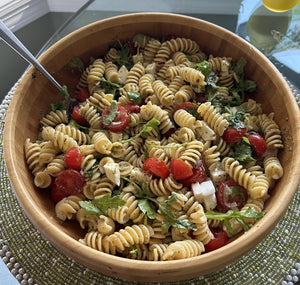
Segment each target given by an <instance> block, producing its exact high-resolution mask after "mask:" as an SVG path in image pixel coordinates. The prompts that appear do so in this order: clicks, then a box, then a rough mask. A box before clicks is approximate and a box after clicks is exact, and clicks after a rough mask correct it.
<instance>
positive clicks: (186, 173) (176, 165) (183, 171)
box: [171, 158, 193, 180]
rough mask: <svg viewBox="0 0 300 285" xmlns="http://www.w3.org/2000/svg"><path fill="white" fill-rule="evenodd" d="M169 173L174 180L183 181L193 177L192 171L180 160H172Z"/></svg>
mask: <svg viewBox="0 0 300 285" xmlns="http://www.w3.org/2000/svg"><path fill="white" fill-rule="evenodd" d="M171 173H172V175H173V178H174V179H176V180H183V179H187V178H189V177H191V176H192V175H193V170H192V168H190V166H189V165H187V164H186V163H185V162H184V161H183V160H182V159H180V158H172V160H171Z"/></svg>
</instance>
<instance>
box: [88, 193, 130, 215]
mask: <svg viewBox="0 0 300 285" xmlns="http://www.w3.org/2000/svg"><path fill="white" fill-rule="evenodd" d="M92 203H93V204H94V205H95V206H96V207H97V208H98V209H100V211H102V212H103V213H106V212H107V210H108V209H117V208H118V207H121V206H124V205H125V204H126V201H124V200H122V199H121V198H120V196H118V195H117V196H113V197H111V195H110V194H106V195H104V196H102V197H100V198H98V199H94V200H92Z"/></svg>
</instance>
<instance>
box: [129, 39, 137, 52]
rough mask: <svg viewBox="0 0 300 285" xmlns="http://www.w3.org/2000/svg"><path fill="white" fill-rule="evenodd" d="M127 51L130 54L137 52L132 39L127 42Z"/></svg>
mask: <svg viewBox="0 0 300 285" xmlns="http://www.w3.org/2000/svg"><path fill="white" fill-rule="evenodd" d="M129 53H130V54H131V55H135V54H137V47H136V46H135V45H134V42H133V41H131V42H130V43H129Z"/></svg>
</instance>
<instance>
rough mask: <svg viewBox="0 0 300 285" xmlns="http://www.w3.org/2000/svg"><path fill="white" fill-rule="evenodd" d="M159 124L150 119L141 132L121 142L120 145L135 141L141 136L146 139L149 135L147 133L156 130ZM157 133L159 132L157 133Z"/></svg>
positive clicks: (155, 120)
mask: <svg viewBox="0 0 300 285" xmlns="http://www.w3.org/2000/svg"><path fill="white" fill-rule="evenodd" d="M159 124H160V121H158V120H157V119H155V118H152V119H151V120H150V121H148V122H147V123H146V124H145V125H144V126H143V128H142V130H141V131H140V132H139V133H138V134H137V135H135V136H134V137H131V138H130V139H128V140H123V141H121V143H127V142H131V141H133V140H135V139H137V138H138V137H140V136H142V137H144V138H146V137H147V136H148V134H149V132H151V131H152V129H157V127H158V125H159ZM158 132H159V131H158Z"/></svg>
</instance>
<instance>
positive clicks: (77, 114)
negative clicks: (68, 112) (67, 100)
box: [72, 105, 89, 126]
mask: <svg viewBox="0 0 300 285" xmlns="http://www.w3.org/2000/svg"><path fill="white" fill-rule="evenodd" d="M79 110H80V105H76V106H75V107H74V108H73V112H72V119H73V120H74V121H75V122H77V123H78V124H79V125H82V126H89V123H88V121H87V120H86V119H85V118H84V117H83V116H81V115H80V112H79Z"/></svg>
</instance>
